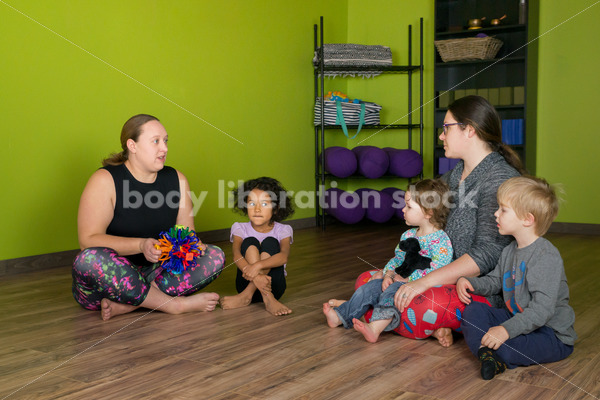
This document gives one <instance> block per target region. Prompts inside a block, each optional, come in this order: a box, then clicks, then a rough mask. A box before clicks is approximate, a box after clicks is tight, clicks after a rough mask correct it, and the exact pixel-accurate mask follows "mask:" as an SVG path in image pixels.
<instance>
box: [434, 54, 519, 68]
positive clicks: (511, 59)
mask: <svg viewBox="0 0 600 400" xmlns="http://www.w3.org/2000/svg"><path fill="white" fill-rule="evenodd" d="M495 62H497V63H499V64H500V63H509V62H525V57H523V56H517V57H504V58H492V59H490V60H472V61H450V62H436V63H435V66H436V68H438V67H453V66H457V65H469V64H471V65H476V64H493V63H495Z"/></svg>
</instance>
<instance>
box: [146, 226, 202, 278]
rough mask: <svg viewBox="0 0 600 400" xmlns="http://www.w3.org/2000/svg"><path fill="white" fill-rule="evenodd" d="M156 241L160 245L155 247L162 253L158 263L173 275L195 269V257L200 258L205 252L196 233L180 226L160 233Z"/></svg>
mask: <svg viewBox="0 0 600 400" xmlns="http://www.w3.org/2000/svg"><path fill="white" fill-rule="evenodd" d="M158 241H159V243H160V244H156V245H155V247H156V248H157V249H159V250H161V251H162V254H161V256H160V257H159V258H158V261H159V262H160V265H161V267H163V268H164V269H165V270H167V271H171V272H173V273H174V274H181V273H182V272H183V271H187V269H188V268H193V267H195V266H196V257H202V256H203V255H204V253H205V252H206V246H205V245H204V244H202V242H201V241H200V239H198V236H196V232H194V230H193V229H190V228H188V227H186V226H182V225H175V226H174V227H173V228H171V229H170V230H169V231H168V232H161V233H160V236H159V239H158Z"/></svg>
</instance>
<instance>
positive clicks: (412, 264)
mask: <svg viewBox="0 0 600 400" xmlns="http://www.w3.org/2000/svg"><path fill="white" fill-rule="evenodd" d="M398 248H400V250H403V251H404V252H405V253H406V255H405V256H404V262H403V263H402V265H400V266H399V267H396V270H395V271H396V273H397V274H398V275H400V276H401V277H403V278H408V277H409V276H410V274H412V273H413V272H415V270H417V269H427V268H430V267H431V258H429V257H424V256H422V255H421V254H419V252H420V251H421V245H420V244H419V240H417V239H415V238H408V239H405V240H401V241H400V243H399V244H398Z"/></svg>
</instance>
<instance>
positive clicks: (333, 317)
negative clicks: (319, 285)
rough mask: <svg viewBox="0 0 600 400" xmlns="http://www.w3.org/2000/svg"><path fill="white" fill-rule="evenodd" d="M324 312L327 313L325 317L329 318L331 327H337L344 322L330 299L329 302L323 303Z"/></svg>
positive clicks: (328, 321) (328, 323)
mask: <svg viewBox="0 0 600 400" xmlns="http://www.w3.org/2000/svg"><path fill="white" fill-rule="evenodd" d="M323 314H325V318H327V325H328V326H329V327H330V328H335V327H337V326H340V325H341V324H342V321H340V317H338V315H337V313H336V312H335V310H334V309H333V307H332V306H331V300H329V303H323Z"/></svg>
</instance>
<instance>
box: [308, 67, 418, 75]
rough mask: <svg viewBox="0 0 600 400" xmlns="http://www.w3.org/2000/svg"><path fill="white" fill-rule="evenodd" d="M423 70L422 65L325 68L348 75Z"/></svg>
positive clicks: (316, 68)
mask: <svg viewBox="0 0 600 400" xmlns="http://www.w3.org/2000/svg"><path fill="white" fill-rule="evenodd" d="M314 69H315V71H316V72H320V69H319V67H318V66H314ZM420 69H421V66H420V65H387V66H383V65H382V66H373V67H350V66H347V67H332V66H324V67H323V70H324V71H325V72H348V73H355V72H356V73H358V72H381V73H384V74H401V73H408V72H410V71H419V70H420Z"/></svg>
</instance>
